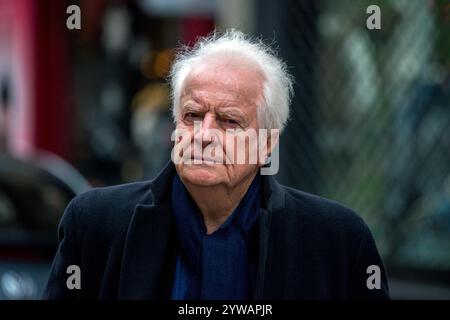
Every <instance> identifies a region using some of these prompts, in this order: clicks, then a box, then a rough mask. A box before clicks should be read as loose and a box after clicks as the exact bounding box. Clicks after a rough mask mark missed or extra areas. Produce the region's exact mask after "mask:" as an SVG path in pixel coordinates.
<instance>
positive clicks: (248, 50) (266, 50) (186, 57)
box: [169, 29, 293, 132]
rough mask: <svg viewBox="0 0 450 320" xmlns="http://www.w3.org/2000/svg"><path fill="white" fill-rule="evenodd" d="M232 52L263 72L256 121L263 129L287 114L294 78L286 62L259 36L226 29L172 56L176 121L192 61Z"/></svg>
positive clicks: (284, 119) (282, 121)
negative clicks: (261, 91) (262, 90)
mask: <svg viewBox="0 0 450 320" xmlns="http://www.w3.org/2000/svg"><path fill="white" fill-rule="evenodd" d="M218 53H220V54H225V55H227V54H228V55H230V54H231V55H232V56H233V57H236V56H237V57H238V59H239V57H242V58H243V59H246V60H250V61H252V62H253V63H255V64H256V65H257V66H258V68H259V69H260V70H261V71H262V74H263V75H264V92H263V97H264V99H263V100H264V101H263V105H262V106H259V108H258V122H259V125H260V126H261V127H262V128H265V129H279V130H280V132H281V131H282V130H283V128H284V127H285V125H286V122H287V120H288V118H289V104H290V102H291V97H292V94H293V78H292V77H291V75H290V74H289V73H288V71H287V67H286V64H285V63H284V62H283V61H282V60H281V59H279V58H278V57H277V55H276V53H275V52H274V51H273V50H272V49H271V48H270V47H269V46H267V45H265V44H264V43H263V42H262V41H261V40H259V39H258V40H255V39H251V38H250V37H248V36H246V35H245V34H243V33H242V32H240V31H236V30H234V29H231V30H227V31H226V32H225V33H223V34H219V33H218V32H214V33H212V34H211V35H210V36H208V37H205V38H201V39H200V40H199V41H198V42H197V43H196V44H195V46H194V47H192V48H188V47H184V48H182V50H181V51H180V53H179V54H178V55H177V57H176V58H175V61H174V63H173V65H172V68H171V72H170V78H169V81H170V84H171V87H172V115H173V118H174V120H175V121H176V120H177V119H178V118H179V116H180V114H181V110H180V99H181V93H182V90H183V83H184V81H185V79H186V77H187V76H188V75H189V73H190V72H191V71H192V70H193V67H194V65H196V64H198V63H201V62H202V61H204V60H205V58H208V57H210V56H212V55H216V54H218Z"/></svg>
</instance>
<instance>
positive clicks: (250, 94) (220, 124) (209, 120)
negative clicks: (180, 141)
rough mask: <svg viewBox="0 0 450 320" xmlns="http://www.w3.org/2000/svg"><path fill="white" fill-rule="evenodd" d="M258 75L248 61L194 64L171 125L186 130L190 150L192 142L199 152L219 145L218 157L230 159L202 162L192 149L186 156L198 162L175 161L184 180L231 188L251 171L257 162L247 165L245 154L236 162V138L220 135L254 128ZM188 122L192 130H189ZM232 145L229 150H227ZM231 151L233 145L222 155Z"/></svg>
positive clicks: (258, 100) (259, 99)
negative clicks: (175, 119)
mask: <svg viewBox="0 0 450 320" xmlns="http://www.w3.org/2000/svg"><path fill="white" fill-rule="evenodd" d="M263 79H264V78H263V76H262V74H261V72H260V71H259V70H258V68H257V67H256V66H254V65H253V64H251V63H250V62H248V63H236V61H231V60H229V61H227V60H221V61H209V62H207V63H204V64H202V65H200V66H198V67H195V68H194V69H193V71H192V72H191V73H190V74H189V75H188V77H187V78H186V80H185V82H184V89H183V91H182V93H181V100H180V108H181V114H180V116H179V118H178V120H177V123H176V127H177V129H183V130H184V131H187V132H189V135H190V139H188V140H187V141H188V142H187V143H190V144H191V150H194V148H195V146H194V145H196V147H197V150H201V151H204V150H205V148H208V146H209V148H210V149H212V148H211V147H214V148H220V150H222V152H223V158H224V159H227V158H228V159H230V160H231V161H230V162H231V163H225V161H223V163H211V162H210V163H208V162H206V163H205V160H208V159H205V157H203V158H202V155H203V154H204V153H203V152H202V155H200V158H201V159H198V157H196V156H194V152H192V158H191V159H194V158H195V159H198V160H202V163H201V164H194V163H191V164H187V163H179V164H176V168H177V172H178V174H179V175H180V177H181V179H182V180H183V181H184V182H189V183H191V184H194V185H201V186H214V185H219V184H224V185H226V186H228V187H234V186H236V185H237V184H238V183H240V182H241V181H243V180H244V179H245V178H247V177H250V176H251V175H253V174H255V173H256V171H257V169H258V167H259V166H258V164H257V163H253V164H249V161H248V154H247V155H246V156H245V157H246V158H245V159H246V161H245V164H237V163H236V155H237V153H238V152H240V151H242V150H237V148H238V147H239V146H238V144H237V143H236V139H235V138H233V137H232V136H231V137H230V135H226V134H225V133H226V131H227V129H231V130H238V129H241V130H243V131H244V132H245V131H247V130H258V129H259V126H258V121H257V108H258V106H259V105H260V104H261V102H262V99H263V96H262V92H263V84H264V83H263ZM194 124H196V125H195V127H196V128H197V131H194ZM199 124H201V126H199ZM198 129H199V130H198ZM211 129H215V130H214V131H212V130H211ZM212 132H215V133H216V134H214V133H212ZM194 133H195V134H194ZM217 133H221V134H220V135H218V134H217ZM232 143H234V148H227V145H229V146H230V145H232ZM212 144H214V146H213V145H212ZM247 146H248V144H247ZM231 149H234V154H231V152H228V153H227V151H230V150H231ZM216 150H217V149H216ZM247 150H248V148H247ZM247 153H248V152H247Z"/></svg>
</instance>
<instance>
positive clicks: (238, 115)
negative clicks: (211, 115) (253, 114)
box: [216, 109, 248, 125]
mask: <svg viewBox="0 0 450 320" xmlns="http://www.w3.org/2000/svg"><path fill="white" fill-rule="evenodd" d="M216 113H217V114H218V115H219V116H220V117H231V118H234V119H237V120H239V121H241V122H243V123H241V124H242V125H246V124H247V122H248V117H247V116H246V115H245V113H243V112H242V111H237V110H233V109H225V110H220V109H219V110H217V111H216Z"/></svg>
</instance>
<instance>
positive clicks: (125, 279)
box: [118, 165, 176, 299]
mask: <svg viewBox="0 0 450 320" xmlns="http://www.w3.org/2000/svg"><path fill="white" fill-rule="evenodd" d="M173 172H174V168H173V165H172V166H170V165H168V166H167V167H166V168H165V169H164V170H163V171H162V173H161V174H160V175H159V176H158V177H157V178H156V179H155V180H153V181H152V183H151V184H150V190H149V195H147V199H144V200H143V201H142V203H140V204H138V205H136V207H135V210H134V214H133V217H132V220H131V222H130V226H129V228H128V232H127V237H126V240H125V245H124V249H123V257H122V264H121V266H122V267H121V273H120V282H119V293H118V298H119V299H169V298H170V289H171V283H172V275H173V271H174V270H173V268H174V266H175V239H176V235H175V232H174V230H175V229H174V225H173V218H172V212H171V206H170V201H169V200H168V199H167V195H169V198H170V189H169V188H170V185H171V183H170V181H172V179H171V178H170V176H171V175H173Z"/></svg>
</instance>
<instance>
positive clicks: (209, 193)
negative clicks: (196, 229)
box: [184, 170, 258, 234]
mask: <svg viewBox="0 0 450 320" xmlns="http://www.w3.org/2000/svg"><path fill="white" fill-rule="evenodd" d="M257 172H258V170H256V171H255V172H253V173H252V174H250V175H248V176H246V177H245V178H244V179H243V180H242V181H240V182H239V183H237V184H236V185H234V186H232V187H230V186H227V185H223V184H219V185H215V186H198V185H193V184H190V183H184V185H185V186H186V189H187V190H188V192H189V194H190V195H191V197H192V199H194V201H195V203H196V204H197V207H198V208H199V210H200V212H201V214H202V216H203V221H204V223H205V226H206V233H207V234H211V233H213V232H214V231H216V230H217V229H219V227H220V226H221V225H222V224H223V223H224V222H225V221H226V220H227V218H228V217H229V216H230V215H231V214H232V213H233V211H234V209H236V207H237V206H238V205H239V203H240V202H241V200H242V198H243V197H244V195H245V193H246V192H247V190H248V188H249V187H250V185H251V183H252V181H253V179H254V178H255V176H256V173H257Z"/></svg>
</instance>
